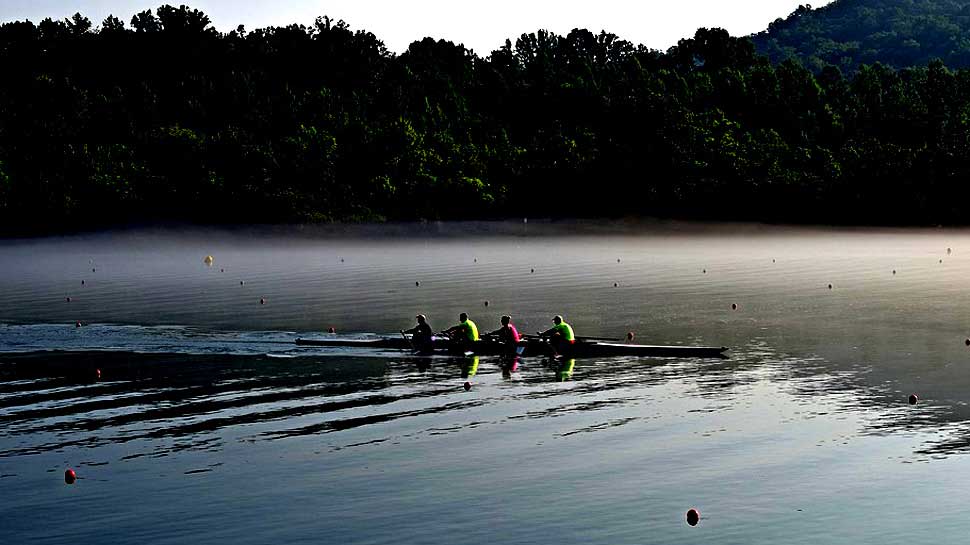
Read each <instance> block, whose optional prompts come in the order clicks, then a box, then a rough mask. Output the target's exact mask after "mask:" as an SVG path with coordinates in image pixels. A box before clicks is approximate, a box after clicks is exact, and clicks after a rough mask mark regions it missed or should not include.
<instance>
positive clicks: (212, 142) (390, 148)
mask: <svg viewBox="0 0 970 545" xmlns="http://www.w3.org/2000/svg"><path fill="white" fill-rule="evenodd" d="M848 4H850V3H849V2H846V1H843V2H837V3H836V4H833V6H834V7H833V8H832V10H833V11H834V12H837V13H848V12H852V13H856V12H858V13H857V14H862V15H863V16H864V19H865V21H864V23H855V24H853V25H851V28H852V29H853V31H855V29H856V27H858V29H859V32H869V33H870V34H873V35H876V34H879V33H880V32H889V33H895V35H896V38H892V39H891V38H890V37H888V36H883V35H881V34H880V35H879V36H880V38H879V39H881V40H886V41H887V42H886V43H888V41H892V40H895V39H897V38H899V36H903V35H905V36H907V38H905V39H903V40H899V41H898V42H899V43H900V44H902V45H901V48H902V49H901V50H915V49H919V50H920V51H922V50H923V49H924V48H925V47H926V45H927V44H930V43H933V42H932V40H928V39H927V37H926V35H925V32H923V30H925V29H926V28H933V29H937V30H938V29H940V28H945V27H946V25H944V24H943V22H942V21H939V20H933V21H935V22H933V24H930V23H928V22H924V23H925V24H924V23H920V24H915V23H914V24H911V25H909V27H907V28H909V30H907V31H906V32H909V33H908V34H906V33H905V32H903V30H900V29H898V28H893V29H889V30H887V29H886V28H882V27H880V25H881V23H880V21H881V19H880V17H881V16H882V15H881V14H882V11H881V8H879V7H878V6H875V7H873V6H872V5H871V4H869V3H865V2H855V3H854V4H852V6H855V7H854V8H853V10H855V11H853V10H849V9H848V7H846V6H847V5H848ZM895 4H898V2H897V3H895ZM850 7H851V6H850ZM863 7H865V10H863ZM897 7H898V8H899V9H900V10H901V9H902V8H903V7H905V6H901V5H900V6H897ZM836 8H838V9H836ZM856 8H858V9H856ZM839 10H842V11H839ZM846 10H848V11H846ZM820 11H821V10H811V9H809V8H807V7H803V8H800V9H799V10H798V11H797V12H796V14H795V15H793V18H795V19H794V20H793V21H787V22H786V21H781V22H776V23H774V24H773V25H772V29H771V30H770V33H775V34H777V33H780V32H782V31H785V32H788V31H791V32H794V30H792V29H794V28H796V27H797V28H801V26H799V25H803V24H804V25H808V24H809V23H811V22H812V21H816V23H817V18H818V17H819V13H820ZM898 13H904V12H898ZM900 17H902V16H901V15H900ZM927 21H930V20H929V19H928V20H927ZM816 23H812V24H816ZM900 24H902V23H900ZM846 25H847V26H846V32H848V29H849V27H850V25H849V24H848V23H846ZM806 28H807V27H806ZM900 28H902V27H900ZM786 29H787V30H786ZM880 29H881V30H880ZM913 29H917V30H918V29H923V30H920V31H919V32H916V30H913ZM901 33H902V34H901ZM853 36H854V35H852V34H845V35H842V36H840V37H834V36H832V37H827V38H824V39H821V38H819V39H813V41H811V43H812V44H814V45H813V47H816V51H823V50H825V51H829V52H830V53H831V55H834V57H831V58H833V59H834V58H837V59H844V58H851V59H858V58H862V57H858V56H853V55H857V54H859V55H861V54H862V53H863V52H865V51H868V49H871V48H872V47H875V46H874V45H872V44H871V43H869V42H866V41H865V40H857V39H856V38H854V37H853ZM837 38H838V39H837ZM849 39H851V40H854V41H853V42H852V43H853V44H854V45H851V46H849V45H845V46H844V47H843V45H840V44H845V43H848V42H846V41H845V40H849ZM907 40H910V41H907ZM780 43H781V42H779V44H780ZM894 43H895V42H894ZM951 43H953V44H959V43H961V42H959V41H953V42H951ZM776 46H777V48H779V49H781V48H782V46H781V45H777V44H776ZM784 47H785V48H788V47H790V46H787V45H786V46H784ZM826 55H829V53H826ZM941 57H942V58H943V59H944V61H946V59H947V57H945V56H941ZM829 58H830V57H826V56H824V55H823V56H821V57H819V56H816V57H814V58H808V57H806V61H805V62H804V63H801V62H798V61H797V60H794V59H788V60H784V61H782V62H779V63H777V64H772V63H771V62H769V60H768V59H767V58H766V57H762V56H758V55H757V54H756V53H755V49H754V46H753V44H752V42H751V41H750V40H749V39H747V38H735V37H732V36H730V35H729V34H728V33H727V32H725V31H724V30H721V29H699V30H698V31H697V33H696V34H695V35H694V36H693V37H691V38H689V39H685V40H681V41H680V42H679V43H678V44H677V45H676V46H674V47H672V48H671V49H669V50H668V51H666V52H659V51H652V50H648V49H646V48H644V47H642V46H635V45H633V44H631V43H629V42H627V41H624V40H622V39H620V38H619V37H617V36H615V35H612V34H609V33H606V32H600V33H598V34H596V33H592V32H589V31H587V30H582V29H576V30H573V31H571V32H570V33H569V34H567V35H565V36H560V35H557V34H555V33H552V32H548V31H538V32H536V33H530V34H524V35H522V36H520V37H519V38H518V39H516V40H514V43H513V41H512V40H509V41H506V43H505V45H504V46H503V47H501V48H499V49H498V50H496V51H493V52H492V53H491V54H490V55H488V56H486V57H480V56H478V55H476V54H474V53H473V52H471V51H469V50H468V49H466V48H465V47H463V46H462V45H459V44H454V43H451V42H448V41H444V40H433V39H431V38H426V39H424V40H421V41H417V42H414V43H413V44H411V46H410V47H409V48H408V50H407V51H406V52H405V53H403V54H401V55H399V56H395V55H392V54H390V53H388V51H387V50H386V48H385V47H384V45H383V44H382V43H381V42H380V40H378V39H377V38H376V37H375V36H374V35H373V34H370V33H368V32H364V31H354V30H352V29H351V28H350V27H349V26H348V25H347V24H346V23H345V22H343V21H334V20H332V19H330V18H327V17H321V18H318V19H317V20H316V21H315V23H314V24H313V25H311V26H309V27H306V26H300V25H291V26H287V27H271V28H264V29H257V30H254V31H250V32H247V31H246V30H245V29H243V28H239V29H237V30H235V31H233V32H229V33H226V34H221V33H219V32H217V31H216V30H214V29H213V28H212V26H211V25H210V22H209V18H208V17H207V16H206V15H205V14H203V13H201V12H199V11H197V10H193V9H190V8H188V7H185V6H180V7H178V8H175V7H172V6H167V5H166V6H161V7H160V8H158V9H157V10H154V11H152V10H146V11H143V12H141V13H139V14H137V15H135V17H134V18H133V19H132V21H131V25H130V27H128V28H126V26H125V25H124V24H123V23H122V22H121V21H120V20H118V19H117V18H114V17H108V18H106V19H105V20H104V21H103V22H102V23H101V25H100V27H99V28H98V29H92V27H91V25H90V22H89V21H88V20H87V19H85V18H84V17H82V16H80V15H76V16H74V17H73V18H71V19H65V20H61V21H55V20H52V19H45V20H44V21H41V22H40V23H39V24H37V25H34V24H33V23H30V22H15V23H6V24H3V25H0V63H2V65H3V66H4V67H5V77H4V78H2V79H0V211H2V215H0V229H3V230H5V232H8V233H9V232H13V231H15V230H43V229H61V230H63V229H76V228H81V227H89V226H95V225H102V224H121V223H128V222H145V221H172V220H177V221H190V222H204V223H219V222H247V223H252V222H256V223H265V222H320V221H363V220H385V219H387V220H413V219H460V218H470V217H475V218H487V217H508V216H523V215H524V216H536V215H540V216H553V217H568V216H621V215H629V214H648V215H658V216H676V217H688V218H720V219H754V220H771V221H788V222H791V221H813V222H878V223H907V222H913V223H932V224H937V223H965V222H967V221H968V220H970V215H968V212H966V211H965V210H964V207H962V206H961V203H962V202H964V201H965V200H966V198H967V197H970V195H968V193H970V185H968V184H966V183H965V181H966V180H967V179H968V177H970V71H967V70H961V69H957V70H953V69H951V68H952V66H951V65H949V63H948V62H941V61H938V60H937V61H932V62H931V61H927V62H925V63H923V64H922V65H920V66H918V67H914V68H907V69H902V70H897V69H894V68H892V67H891V66H889V65H887V64H880V63H873V64H858V62H857V61H856V60H850V61H845V62H843V60H839V62H837V63H835V66H832V65H827V64H826V62H829V61H828V60H827V59H829ZM867 58H869V57H867ZM813 59H814V60H813ZM816 61H817V62H816ZM948 66H951V68H948ZM845 74H850V75H849V76H846V75H845Z"/></svg>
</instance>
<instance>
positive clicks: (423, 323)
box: [404, 312, 576, 352]
mask: <svg viewBox="0 0 970 545" xmlns="http://www.w3.org/2000/svg"><path fill="white" fill-rule="evenodd" d="M415 319H417V321H418V325H417V326H415V327H412V328H411V329H408V330H407V331H404V333H409V334H411V343H412V344H413V345H414V348H415V349H416V350H420V351H422V352H423V351H427V350H430V349H431V342H432V337H433V336H434V331H433V330H432V329H431V325H430V324H428V319H427V317H425V315H424V314H418V315H417V316H415ZM552 322H553V324H555V325H553V326H552V327H551V328H549V329H547V330H545V331H543V332H541V333H539V336H540V337H542V338H548V339H549V342H550V343H552V346H553V348H554V349H555V350H556V352H562V351H563V350H565V349H566V348H567V347H568V346H569V345H570V344H573V343H575V342H576V336H575V335H574V334H573V328H572V326H570V325H569V324H567V323H566V322H564V321H563V320H562V316H556V317H555V318H553V319H552ZM444 333H445V334H446V335H448V336H449V337H451V338H452V340H454V341H457V342H459V343H461V345H462V348H471V347H472V343H474V342H475V341H477V340H479V338H480V337H479V334H478V326H477V325H475V322H473V321H471V320H469V319H468V314H465V313H464V312H462V313H461V314H459V315H458V325H455V326H452V327H450V328H448V329H446V330H445V331H444ZM485 336H487V337H495V338H497V339H498V340H499V342H502V343H505V344H507V345H509V346H510V347H514V346H516V345H517V344H519V341H521V340H522V337H521V335H519V331H518V330H517V329H516V328H515V326H514V325H512V317H511V316H508V315H506V316H502V327H500V328H498V329H496V330H495V331H492V332H491V333H486V334H485Z"/></svg>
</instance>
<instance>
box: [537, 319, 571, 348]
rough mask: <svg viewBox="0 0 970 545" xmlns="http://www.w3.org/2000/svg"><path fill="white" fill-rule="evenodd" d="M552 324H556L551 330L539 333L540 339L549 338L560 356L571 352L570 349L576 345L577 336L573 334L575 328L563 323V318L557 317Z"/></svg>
mask: <svg viewBox="0 0 970 545" xmlns="http://www.w3.org/2000/svg"><path fill="white" fill-rule="evenodd" d="M552 323H554V324H556V325H554V326H552V327H551V328H549V329H547V330H545V331H543V332H542V333H539V336H540V337H549V342H550V343H551V344H552V348H553V349H554V350H555V351H556V352H557V353H559V354H562V353H563V352H565V351H567V350H569V347H570V346H571V345H573V344H575V343H576V335H574V334H573V328H572V326H570V325H569V324H567V323H566V322H564V321H562V316H556V317H555V318H553V319H552Z"/></svg>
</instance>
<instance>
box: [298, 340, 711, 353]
mask: <svg viewBox="0 0 970 545" xmlns="http://www.w3.org/2000/svg"><path fill="white" fill-rule="evenodd" d="M295 342H296V344H298V345H300V346H329V347H355V348H375V349H385V350H412V349H413V347H412V346H411V343H410V342H409V340H408V339H405V338H395V337H380V338H376V339H338V338H330V339H302V338H301V339H296V341H295ZM432 351H433V352H437V353H451V354H455V353H466V352H471V353H474V354H477V355H481V356H490V355H504V354H510V355H512V354H515V355H520V356H553V355H556V351H555V350H554V349H553V347H552V345H550V344H549V343H548V342H546V341H544V340H542V339H538V338H527V339H525V340H523V341H522V342H521V343H519V344H518V345H517V346H515V347H511V346H509V345H507V344H505V343H501V342H498V341H494V340H490V339H482V340H480V341H475V342H474V343H472V344H471V345H470V346H469V345H468V344H458V343H455V342H454V341H452V340H451V339H448V338H444V337H435V338H434V339H433V340H432ZM726 351H727V347H725V346H720V347H718V346H657V345H649V344H629V343H620V342H612V341H598V340H585V339H582V338H579V339H577V341H576V343H575V344H572V345H570V346H569V348H568V349H567V350H566V351H565V353H564V354H562V355H563V356H567V357H575V358H596V357H611V356H645V357H654V358H725V357H727V356H725V355H724V352H726Z"/></svg>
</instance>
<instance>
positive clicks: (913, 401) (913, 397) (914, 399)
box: [909, 394, 919, 405]
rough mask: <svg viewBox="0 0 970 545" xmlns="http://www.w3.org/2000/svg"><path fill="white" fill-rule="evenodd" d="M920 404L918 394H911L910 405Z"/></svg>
mask: <svg viewBox="0 0 970 545" xmlns="http://www.w3.org/2000/svg"><path fill="white" fill-rule="evenodd" d="M917 403H919V396H918V395H916V394H909V404H910V405H916V404H917Z"/></svg>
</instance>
